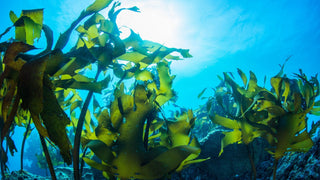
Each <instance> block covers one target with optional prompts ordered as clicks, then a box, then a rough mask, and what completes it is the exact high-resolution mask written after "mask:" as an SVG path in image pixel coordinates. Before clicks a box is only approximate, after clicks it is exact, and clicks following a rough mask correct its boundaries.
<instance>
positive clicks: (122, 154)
mask: <svg viewBox="0 0 320 180" xmlns="http://www.w3.org/2000/svg"><path fill="white" fill-rule="evenodd" d="M123 87H124V86H123V84H122V85H121V86H120V87H119V88H118V89H116V91H115V93H114V94H115V101H113V103H112V104H111V110H110V114H109V112H108V111H103V112H104V113H103V114H101V115H100V116H103V117H104V119H103V120H102V119H101V118H100V117H99V119H100V120H99V125H98V127H97V128H96V129H95V133H94V135H93V136H92V135H91V139H90V136H88V135H86V136H84V137H83V138H84V139H83V142H84V143H83V144H84V145H85V146H86V147H89V148H90V149H91V150H92V151H93V152H94V154H95V155H96V156H97V157H99V159H101V160H102V164H100V163H97V162H94V161H93V160H90V159H88V158H84V161H85V162H86V163H88V164H89V165H90V166H92V167H94V168H97V169H99V170H103V171H104V172H105V176H106V177H118V178H121V179H122V178H125V179H128V178H137V179H157V178H161V177H163V176H165V175H166V174H168V173H169V172H171V171H173V170H177V171H180V170H181V169H182V168H183V167H185V166H186V165H187V164H190V163H194V162H201V161H200V160H196V161H192V160H193V159H195V158H196V157H197V156H198V155H199V153H200V149H199V146H198V145H194V143H191V144H190V142H191V137H190V136H189V131H190V128H191V126H192V124H193V122H194V118H193V115H192V111H191V110H190V111H189V112H188V116H186V115H183V116H182V117H180V118H179V119H181V120H179V121H177V122H176V123H177V125H176V126H175V127H172V126H173V124H172V125H170V126H169V127H170V128H169V130H168V133H169V134H170V135H169V136H168V137H170V138H171V139H176V141H174V143H173V144H170V145H168V146H151V147H149V148H147V149H146V148H145V146H144V141H143V139H144V138H143V135H146V133H143V132H145V131H146V129H145V128H144V127H145V121H146V120H147V119H148V118H150V117H153V116H154V115H155V114H154V113H156V110H157V104H156V103H155V98H156V94H155V92H154V91H150V90H148V89H147V88H146V87H145V86H143V85H136V86H135V89H134V92H133V93H132V94H133V95H127V94H125V93H124V92H123V90H124V89H123ZM185 118H187V119H185ZM189 118H190V119H189ZM184 122H185V123H190V126H188V127H186V128H184V127H183V125H184ZM181 128H183V129H184V130H182V131H180V130H179V129H181ZM177 130H178V131H179V132H177ZM102 131H103V132H106V133H103V134H101V133H102ZM193 141H196V140H195V139H194V140H193ZM189 144H190V145H189ZM193 154H194V155H193ZM178 166H179V167H178Z"/></svg>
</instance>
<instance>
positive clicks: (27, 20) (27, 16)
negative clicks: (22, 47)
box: [10, 9, 43, 45]
mask: <svg viewBox="0 0 320 180" xmlns="http://www.w3.org/2000/svg"><path fill="white" fill-rule="evenodd" d="M10 19H11V21H12V22H13V23H14V26H15V27H16V31H15V32H16V40H18V41H22V42H25V43H27V44H30V45H32V44H33V43H34V39H36V38H38V39H39V38H40V37H41V30H42V22H43V9H34V10H22V13H21V16H20V18H17V16H16V15H15V14H14V13H13V12H12V11H11V12H10Z"/></svg>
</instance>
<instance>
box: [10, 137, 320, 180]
mask: <svg viewBox="0 0 320 180" xmlns="http://www.w3.org/2000/svg"><path fill="white" fill-rule="evenodd" d="M215 134H216V132H214V133H209V137H207V138H205V140H204V142H203V143H202V147H201V149H203V151H202V154H201V155H200V156H208V152H211V153H215V152H214V151H212V148H211V146H208V144H209V143H210V144H211V143H212V142H211V141H212V140H213V138H215V140H214V141H216V142H219V140H217V139H216V136H217V135H215ZM319 135H320V132H319V133H318V136H316V138H315V139H313V140H314V142H315V143H314V146H313V147H312V149H310V151H308V152H307V153H288V154H287V155H286V156H284V157H283V158H282V159H281V160H280V161H279V165H278V170H277V180H286V179H290V180H298V179H309V180H313V179H314V180H316V179H320V138H319ZM256 143H258V145H259V144H260V146H261V148H263V145H261V142H256ZM231 148H232V150H235V149H237V148H239V149H240V148H241V146H239V145H235V146H234V147H232V146H231ZM211 155H213V156H214V154H211ZM259 156H260V157H258V158H257V159H259V161H258V162H257V163H256V169H257V180H267V179H270V178H271V176H272V170H273V169H272V166H273V159H272V158H271V156H263V155H261V154H260V155H259ZM227 158H231V159H230V162H232V164H237V162H238V161H233V160H232V157H231V156H230V157H227ZM212 159H215V158H214V157H212ZM207 163H210V161H208V162H205V163H199V164H194V165H191V166H190V167H189V168H186V169H184V170H183V171H182V172H180V173H174V174H172V175H171V177H170V179H173V180H178V179H184V180H200V179H201V180H206V179H208V180H209V179H210V180H225V179H228V180H240V179H251V169H250V168H247V169H248V170H246V171H244V170H242V172H238V173H235V172H237V169H231V168H230V170H229V171H228V172H230V173H229V174H224V175H221V176H217V175H213V174H212V173H211V172H212V168H214V167H213V166H217V167H216V168H217V169H219V167H218V166H219V164H213V163H210V164H207ZM240 163H241V161H240ZM220 165H221V164H220ZM220 168H222V167H221V166H220ZM55 172H56V175H57V177H58V178H59V180H72V179H73V169H72V168H70V167H57V168H55ZM100 178H103V176H102V175H101V172H100V171H96V170H94V169H91V168H90V167H84V169H83V176H82V179H83V180H94V179H100ZM5 179H6V180H20V179H21V180H22V179H29V180H49V179H51V178H50V177H42V176H39V175H35V174H31V173H29V172H27V171H22V172H21V171H13V172H11V174H10V175H8V176H7V177H6V178H5Z"/></svg>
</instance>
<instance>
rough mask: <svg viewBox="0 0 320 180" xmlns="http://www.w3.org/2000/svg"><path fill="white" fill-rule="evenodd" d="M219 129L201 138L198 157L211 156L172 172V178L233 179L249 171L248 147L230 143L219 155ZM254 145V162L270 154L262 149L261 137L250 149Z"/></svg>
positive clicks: (220, 134) (263, 143)
mask: <svg viewBox="0 0 320 180" xmlns="http://www.w3.org/2000/svg"><path fill="white" fill-rule="evenodd" d="M222 137H223V134H222V133H221V131H216V130H215V131H211V132H210V133H209V134H208V135H207V137H205V138H204V139H202V140H201V142H200V143H201V154H200V156H199V158H207V157H211V159H209V160H207V161H204V162H202V163H198V164H194V165H192V166H190V167H189V168H186V169H185V170H183V171H182V172H181V173H180V174H174V175H173V176H172V178H173V179H181V178H183V179H212V180H213V179H219V180H220V179H221V180H223V179H228V180H230V179H233V178H234V177H237V176H240V175H243V174H245V173H246V172H251V171H252V169H251V164H250V159H249V157H248V148H247V146H246V145H244V144H232V145H230V146H227V147H226V148H225V150H224V152H223V153H222V154H221V156H220V157H219V152H220V148H221V145H220V143H221V138H222ZM252 147H254V149H253V150H254V158H253V159H254V162H255V164H257V163H258V162H261V161H265V160H267V159H268V158H270V155H269V154H268V153H267V152H266V151H265V150H264V149H265V148H267V147H268V145H267V142H266V141H264V140H263V139H260V138H258V139H255V140H254V141H253V143H252V146H250V147H249V149H251V148H252Z"/></svg>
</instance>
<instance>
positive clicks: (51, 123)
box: [40, 77, 72, 165]
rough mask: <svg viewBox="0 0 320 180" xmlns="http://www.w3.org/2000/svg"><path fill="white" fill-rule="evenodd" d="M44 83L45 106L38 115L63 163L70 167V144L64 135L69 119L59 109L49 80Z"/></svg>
mask: <svg viewBox="0 0 320 180" xmlns="http://www.w3.org/2000/svg"><path fill="white" fill-rule="evenodd" d="M44 82H45V83H44V87H43V102H44V104H45V106H44V107H43V110H42V112H41V113H40V115H41V118H42V119H43V123H44V125H45V126H46V128H47V131H48V135H49V139H50V140H51V141H52V142H54V143H55V144H56V145H57V146H58V147H59V149H60V154H61V155H62V157H63V159H64V162H66V163H67V164H68V165H70V164H71V163H72V159H71V143H70V141H69V138H68V136H67V133H66V126H67V125H68V124H70V119H69V118H68V116H67V114H66V113H65V112H64V111H63V109H61V107H60V105H59V103H58V101H57V99H56V96H55V95H54V93H53V91H52V89H51V86H52V85H50V83H51V82H50V80H49V78H48V77H46V78H45V80H44Z"/></svg>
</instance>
